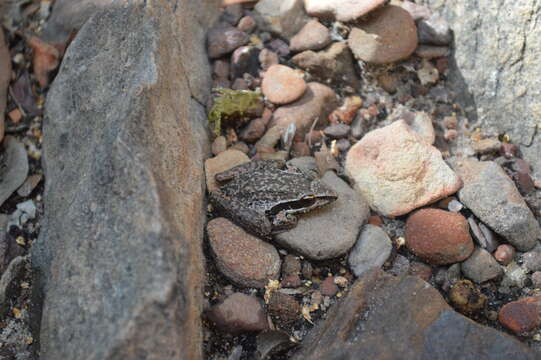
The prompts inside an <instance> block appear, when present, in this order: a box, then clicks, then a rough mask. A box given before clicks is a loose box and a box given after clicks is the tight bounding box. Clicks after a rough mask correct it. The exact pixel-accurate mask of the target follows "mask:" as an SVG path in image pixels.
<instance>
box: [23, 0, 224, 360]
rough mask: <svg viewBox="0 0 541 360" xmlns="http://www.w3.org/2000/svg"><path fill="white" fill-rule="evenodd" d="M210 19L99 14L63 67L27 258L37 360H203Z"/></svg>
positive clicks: (47, 124) (129, 10) (55, 87)
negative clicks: (41, 214)
mask: <svg viewBox="0 0 541 360" xmlns="http://www.w3.org/2000/svg"><path fill="white" fill-rule="evenodd" d="M175 3H176V5H175ZM217 8H218V2H217V1H215V2H213V1H198V2H193V1H188V0H179V1H177V2H170V1H166V0H156V1H151V2H138V3H137V4H135V3H130V5H126V6H125V7H123V8H121V9H117V8H115V9H110V10H108V11H104V12H100V13H99V14H96V16H94V17H92V18H91V19H90V20H89V21H88V22H86V24H85V25H84V26H83V28H82V29H81V30H80V31H79V33H78V35H77V37H76V38H75V40H74V41H73V42H72V43H71V45H70V47H69V48H68V50H67V52H66V54H65V57H64V59H63V63H62V66H61V68H60V71H59V73H58V76H57V77H56V79H55V81H54V82H53V84H52V87H51V89H50V91H49V93H48V97H47V106H46V109H47V111H46V116H45V121H44V131H43V132H44V139H43V141H44V144H43V146H44V161H45V165H46V166H45V168H46V178H47V181H46V185H45V194H44V206H45V208H46V209H47V210H46V212H45V218H44V223H43V228H42V231H41V233H40V236H39V238H38V240H37V241H36V242H35V243H34V245H33V247H32V264H33V266H34V267H35V269H34V271H33V273H34V275H35V279H34V291H35V294H34V296H35V299H37V300H41V301H42V305H43V308H42V314H41V318H36V319H35V320H36V323H37V324H41V332H40V339H39V340H40V346H41V349H40V353H41V356H40V358H41V359H43V360H57V359H87V360H113V359H115V360H116V359H143V358H144V359H146V360H155V359H178V360H180V359H200V358H202V338H201V321H200V314H201V306H202V300H203V299H202V291H201V287H202V284H203V276H204V274H205V272H204V268H203V253H202V249H201V247H202V239H203V231H204V228H203V227H204V223H205V220H206V208H205V207H204V196H205V190H204V186H205V185H204V184H205V179H204V172H203V161H204V159H205V157H206V156H208V153H209V150H210V146H209V144H208V139H207V132H206V114H205V109H204V106H202V105H201V103H203V104H204V103H205V102H206V100H207V99H208V96H209V90H210V87H211V81H210V73H211V72H210V68H209V66H208V62H207V58H206V54H205V50H204V49H205V47H204V37H205V32H206V29H205V27H204V26H203V25H201V24H206V23H210V22H209V21H207V19H208V18H210V17H212V14H214V16H216V15H217ZM39 305H40V304H36V308H38V306H39ZM39 315H40V314H36V317H37V316H39Z"/></svg>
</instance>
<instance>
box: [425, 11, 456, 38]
mask: <svg viewBox="0 0 541 360" xmlns="http://www.w3.org/2000/svg"><path fill="white" fill-rule="evenodd" d="M417 34H418V35H419V43H420V44H430V45H448V44H449V43H450V42H451V40H452V34H451V29H450V28H449V24H448V23H447V21H445V19H443V18H442V17H440V16H439V15H437V14H432V15H431V16H430V17H429V18H428V19H423V20H421V21H419V22H418V23H417Z"/></svg>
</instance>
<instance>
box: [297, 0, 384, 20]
mask: <svg viewBox="0 0 541 360" xmlns="http://www.w3.org/2000/svg"><path fill="white" fill-rule="evenodd" d="M383 3H385V0H304V6H305V8H306V12H307V13H308V15H310V16H315V17H319V18H325V19H331V20H338V21H342V22H347V21H353V20H356V19H357V18H359V17H361V16H363V15H366V14H368V13H369V12H370V11H372V10H374V9H375V8H377V7H379V6H381V5H383Z"/></svg>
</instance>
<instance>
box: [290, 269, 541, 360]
mask: <svg viewBox="0 0 541 360" xmlns="http://www.w3.org/2000/svg"><path fill="white" fill-rule="evenodd" d="M539 356H540V354H539V353H538V352H537V351H535V350H534V349H530V348H529V347H528V346H527V345H526V344H523V343H521V342H520V341H518V340H517V339H515V338H514V337H512V336H510V335H507V334H505V333H503V332H499V331H497V330H495V329H492V328H489V327H486V326H483V325H480V324H478V323H476V322H474V321H472V320H470V319H468V318H467V317H465V316H462V315H460V314H459V313H457V312H455V311H453V309H452V308H451V307H450V306H449V305H447V303H446V302H445V300H444V299H443V298H442V297H441V295H440V293H439V292H438V291H437V290H436V289H434V288H433V287H432V286H430V285H429V284H427V283H426V282H424V281H423V280H421V279H420V278H418V277H414V276H406V277H394V276H392V275H388V274H384V273H383V272H382V271H381V270H377V271H376V270H374V271H370V272H369V273H367V274H366V275H365V276H363V277H362V278H361V279H359V280H357V282H356V283H355V284H354V285H353V286H352V288H351V290H350V291H349V293H348V294H347V296H346V297H345V298H344V299H343V300H342V301H341V302H340V303H337V304H335V305H334V306H333V307H332V308H331V309H330V310H329V311H328V312H327V316H326V319H325V320H324V321H322V322H320V323H319V325H317V326H316V327H315V328H314V329H313V330H312V331H311V332H310V333H309V334H308V335H307V336H306V337H305V339H304V341H303V343H302V347H301V349H300V351H299V352H298V353H297V354H295V356H294V357H293V360H301V359H310V360H320V359H321V360H323V359H325V360H327V359H344V360H345V359H393V360H394V359H396V360H398V359H432V360H446V359H482V360H489V359H490V360H494V359H497V360H504V359H508V358H519V359H524V360H533V359H538V358H539Z"/></svg>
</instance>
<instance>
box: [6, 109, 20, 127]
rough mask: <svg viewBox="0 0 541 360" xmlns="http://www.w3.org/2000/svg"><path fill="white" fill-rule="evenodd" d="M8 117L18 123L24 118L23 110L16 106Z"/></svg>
mask: <svg viewBox="0 0 541 360" xmlns="http://www.w3.org/2000/svg"><path fill="white" fill-rule="evenodd" d="M8 117H9V119H10V120H11V122H12V123H14V124H18V123H19V122H20V121H21V119H22V118H23V115H22V114H21V110H19V108H15V109H13V110H11V111H10V112H9V113H8Z"/></svg>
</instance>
